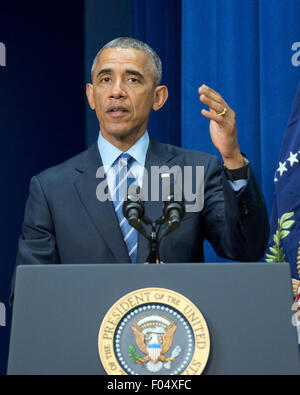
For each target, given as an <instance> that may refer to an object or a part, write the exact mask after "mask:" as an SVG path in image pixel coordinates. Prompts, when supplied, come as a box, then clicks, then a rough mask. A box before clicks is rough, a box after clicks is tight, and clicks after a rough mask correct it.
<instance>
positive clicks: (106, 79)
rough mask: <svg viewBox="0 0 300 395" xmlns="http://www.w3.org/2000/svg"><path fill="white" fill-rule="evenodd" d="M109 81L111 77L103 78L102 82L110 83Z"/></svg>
mask: <svg viewBox="0 0 300 395" xmlns="http://www.w3.org/2000/svg"><path fill="white" fill-rule="evenodd" d="M109 81H110V78H109V77H104V78H101V80H100V82H109Z"/></svg>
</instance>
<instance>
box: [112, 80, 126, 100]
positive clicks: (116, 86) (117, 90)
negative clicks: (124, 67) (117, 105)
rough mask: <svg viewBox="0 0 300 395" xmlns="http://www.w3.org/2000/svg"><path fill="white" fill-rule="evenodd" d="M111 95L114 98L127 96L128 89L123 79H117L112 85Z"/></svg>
mask: <svg viewBox="0 0 300 395" xmlns="http://www.w3.org/2000/svg"><path fill="white" fill-rule="evenodd" d="M110 96H111V97H112V98H114V99H121V98H122V97H124V96H126V90H125V87H124V84H123V83H122V81H121V80H119V79H118V80H115V81H114V82H113V84H112V86H111V94H110Z"/></svg>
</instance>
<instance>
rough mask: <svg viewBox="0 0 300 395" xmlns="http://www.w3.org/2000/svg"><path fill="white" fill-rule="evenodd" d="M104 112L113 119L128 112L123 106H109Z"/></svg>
mask: <svg viewBox="0 0 300 395" xmlns="http://www.w3.org/2000/svg"><path fill="white" fill-rule="evenodd" d="M106 112H107V113H108V114H110V115H111V116H113V117H114V118H116V117H121V116H123V115H124V114H127V113H128V112H129V111H128V109H127V108H126V107H124V106H111V107H109V108H108V109H107V110H106Z"/></svg>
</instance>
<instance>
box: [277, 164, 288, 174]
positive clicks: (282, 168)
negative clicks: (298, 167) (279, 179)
mask: <svg viewBox="0 0 300 395" xmlns="http://www.w3.org/2000/svg"><path fill="white" fill-rule="evenodd" d="M285 165H286V162H283V163H281V162H279V167H278V169H277V171H279V173H280V176H282V174H283V173H284V172H285V171H287V168H286V167H285Z"/></svg>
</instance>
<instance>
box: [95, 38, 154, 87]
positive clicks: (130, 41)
mask: <svg viewBox="0 0 300 395" xmlns="http://www.w3.org/2000/svg"><path fill="white" fill-rule="evenodd" d="M107 48H134V49H137V50H139V51H143V52H144V53H145V54H146V55H147V58H148V60H149V63H150V64H151V66H152V70H153V75H154V84H155V85H156V86H157V85H160V83H161V80H162V64H161V60H160V58H159V56H158V55H157V53H156V52H155V51H154V50H153V49H152V48H151V47H149V45H147V44H146V43H144V42H143V41H140V40H137V39H135V38H129V37H119V38H115V39H114V40H112V41H110V42H109V43H107V44H106V45H104V47H102V48H101V49H100V51H99V52H98V53H97V55H96V57H95V59H94V61H93V65H92V71H91V76H92V79H93V73H94V70H95V68H96V64H97V61H98V59H99V56H100V54H101V52H102V51H103V50H104V49H107Z"/></svg>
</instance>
